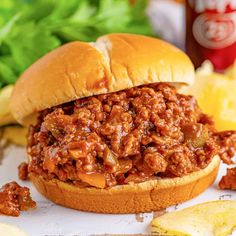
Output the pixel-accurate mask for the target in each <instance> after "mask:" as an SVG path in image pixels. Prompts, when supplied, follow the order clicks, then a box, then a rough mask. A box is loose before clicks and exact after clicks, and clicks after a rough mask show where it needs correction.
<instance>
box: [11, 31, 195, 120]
mask: <svg viewBox="0 0 236 236" xmlns="http://www.w3.org/2000/svg"><path fill="white" fill-rule="evenodd" d="M193 81H194V67H193V65H192V63H191V61H190V59H189V58H188V56H187V55H186V54H184V53H183V52H182V51H181V50H179V49H177V48H176V47H174V46H172V45H170V44H168V43H166V42H163V41H161V40H159V39H156V38H151V37H145V36H141V35H132V34H109V35H105V36H102V37H100V38H98V39H97V41H96V42H95V43H86V42H72V43H68V44H66V45H64V46H62V47H60V48H57V49H55V50H53V51H52V52H50V53H48V54H47V55H45V56H44V57H42V58H41V59H39V60H38V61H37V62H35V63H34V64H33V65H31V66H30V67H29V68H28V69H27V70H26V71H25V72H24V73H23V74H22V75H21V77H20V78H19V80H18V81H17V83H16V85H15V88H14V91H13V94H12V97H11V102H10V107H11V110H12V113H13V116H14V117H15V119H16V120H17V121H18V122H20V123H25V124H26V123H28V122H29V121H30V120H32V115H33V114H36V112H38V111H41V110H44V109H46V108H50V107H53V106H56V105H59V104H63V103H66V102H69V101H72V100H75V99H78V98H82V97H87V96H91V95H96V94H102V93H110V92H116V91H119V90H123V89H127V88H131V87H135V86H139V85H143V84H149V83H157V82H171V83H172V82H174V83H183V84H191V83H192V82H193Z"/></svg>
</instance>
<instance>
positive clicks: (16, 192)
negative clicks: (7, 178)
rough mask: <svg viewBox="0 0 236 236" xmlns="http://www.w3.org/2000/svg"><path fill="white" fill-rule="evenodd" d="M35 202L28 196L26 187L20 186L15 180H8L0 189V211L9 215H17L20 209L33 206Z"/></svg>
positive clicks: (25, 209)
mask: <svg viewBox="0 0 236 236" xmlns="http://www.w3.org/2000/svg"><path fill="white" fill-rule="evenodd" d="M35 207H36V203H35V201H33V200H32V198H31V197H30V191H29V189H28V188H27V187H21V186H20V185H19V184H17V183H16V182H10V183H7V184H5V185H4V186H2V188H1V189H0V213H2V214H5V215H9V216H19V215H20V211H27V210H29V209H30V208H35Z"/></svg>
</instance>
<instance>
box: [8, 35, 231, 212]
mask: <svg viewBox="0 0 236 236" xmlns="http://www.w3.org/2000/svg"><path fill="white" fill-rule="evenodd" d="M193 81H194V68H193V65H192V63H191V61H190V59H189V58H188V57H187V56H186V55H185V54H184V53H183V52H182V51H180V50H179V49H177V48H175V47H174V46H172V45H170V44H168V43H166V42H163V41H161V40H158V39H154V38H150V37H145V36H138V35H130V34H110V35H105V36H103V37H100V38H98V39H97V41H96V42H94V43H86V42H72V43H69V44H66V45H64V46H62V47H60V48H58V49H56V50H54V51H52V52H51V53H49V54H47V55H46V56H44V57H43V58H41V59H40V60H38V61H37V62H36V63H34V64H33V65H32V66H31V67H30V68H28V69H27V70H26V71H25V72H24V73H23V74H22V76H21V77H20V79H19V80H18V81H17V83H16V86H15V88H14V91H13V95H12V98H11V110H12V113H13V115H14V117H15V119H16V120H17V121H18V122H20V123H22V124H29V125H30V126H29V132H28V145H27V153H28V172H29V176H30V179H31V181H32V182H33V184H34V185H35V186H36V188H37V189H38V191H39V192H40V193H42V194H43V195H44V196H46V197H47V198H48V199H50V200H52V201H53V202H55V203H58V204H60V205H64V206H66V207H70V208H74V209H78V210H83V211H92V212H102V213H133V212H147V211H152V210H158V209H160V208H165V207H168V206H170V205H172V204H176V203H179V202H183V201H186V200H188V199H190V198H193V197H195V196H197V195H198V194H200V193H201V192H203V191H204V190H205V189H206V188H207V187H208V186H209V185H211V184H212V182H213V181H214V179H215V177H216V174H217V170H218V166H219V162H220V158H219V156H218V154H221V155H222V156H224V158H225V159H227V158H228V159H230V158H231V154H230V153H227V152H224V151H222V150H226V148H225V146H226V145H227V142H222V141H221V142H219V138H218V133H217V131H216V130H215V128H214V122H213V121H212V119H211V118H210V117H209V116H207V115H206V114H203V113H202V111H201V109H200V108H199V106H198V104H197V102H196V100H195V99H194V98H193V97H192V96H187V95H182V94H180V93H178V88H179V87H181V86H183V85H188V84H191V83H192V82H193ZM35 118H37V119H35ZM220 137H221V140H222V139H223V135H222V134H221V136H220Z"/></svg>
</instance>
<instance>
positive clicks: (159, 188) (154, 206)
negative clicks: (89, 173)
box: [30, 156, 220, 213]
mask: <svg viewBox="0 0 236 236" xmlns="http://www.w3.org/2000/svg"><path fill="white" fill-rule="evenodd" d="M219 164H220V158H219V157H218V156H215V157H214V158H213V160H212V161H211V163H210V164H209V165H208V166H207V167H206V168H205V169H202V170H200V171H197V172H193V173H190V174H189V175H186V176H184V177H181V178H180V177H177V178H165V179H164V178H163V179H157V180H149V181H146V182H142V183H138V184H126V185H118V186H114V187H112V188H109V189H98V188H94V187H85V188H80V187H77V186H74V185H71V184H68V183H64V182H62V181H59V180H57V179H52V180H50V181H46V180H45V179H43V178H42V177H41V176H37V175H35V174H32V173H31V174H30V179H31V181H32V182H33V184H34V185H35V187H36V188H37V190H38V191H39V192H40V193H42V194H43V195H44V196H45V197H46V198H48V199H49V200H51V201H53V202H55V203H57V204H60V205H63V206H66V207H69V208H73V209H77V210H82V211H91V212H97V213H138V212H149V211H156V210H160V209H163V208H166V207H168V206H171V205H174V204H177V203H180V202H184V201H187V200H189V199H191V198H193V197H195V196H197V195H199V194H200V193H202V192H203V191H204V190H205V189H206V188H208V187H209V186H210V185H211V184H212V183H213V182H214V180H215V178H216V175H217V172H218V168H219Z"/></svg>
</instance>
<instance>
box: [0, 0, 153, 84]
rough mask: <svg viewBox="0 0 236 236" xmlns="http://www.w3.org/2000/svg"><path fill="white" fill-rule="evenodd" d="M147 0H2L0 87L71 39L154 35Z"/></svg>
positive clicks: (0, 17)
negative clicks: (147, 9) (130, 2)
mask: <svg viewBox="0 0 236 236" xmlns="http://www.w3.org/2000/svg"><path fill="white" fill-rule="evenodd" d="M146 4H147V1H146V0H136V2H135V4H132V5H131V4H129V0H47V1H46V0H1V3H0V88H1V87H3V86H5V85H7V84H13V83H15V81H16V80H17V78H18V77H19V76H20V74H21V73H23V71H24V70H25V69H26V68H27V67H28V66H30V65H31V64H32V63H34V62H35V61H36V60H37V59H38V58H40V57H42V56H43V55H44V54H46V53H48V52H50V51H51V50H53V49H54V48H56V47H58V46H60V45H62V44H64V43H66V42H70V41H74V40H82V41H94V40H95V39H96V38H97V37H99V36H101V35H103V34H107V33H112V32H126V33H128V32H130V33H137V34H145V35H152V34H153V32H152V29H151V26H150V23H149V21H148V19H147V16H146V14H145V9H146Z"/></svg>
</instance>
